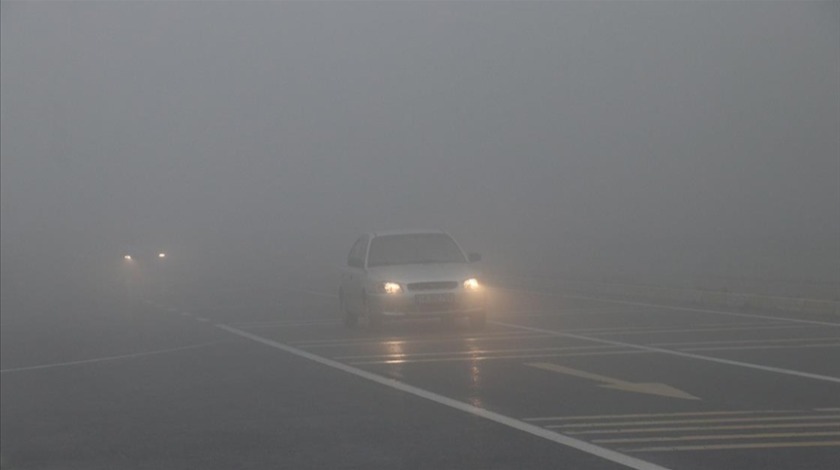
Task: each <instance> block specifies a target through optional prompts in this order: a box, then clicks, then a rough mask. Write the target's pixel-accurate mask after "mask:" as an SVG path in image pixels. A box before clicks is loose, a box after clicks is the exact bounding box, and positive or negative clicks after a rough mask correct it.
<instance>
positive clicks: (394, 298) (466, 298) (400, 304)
mask: <svg viewBox="0 0 840 470" xmlns="http://www.w3.org/2000/svg"><path fill="white" fill-rule="evenodd" d="M430 297H431V298H432V301H424V300H427V299H429V298H430ZM438 299H440V300H439V301H438ZM368 307H369V309H370V311H371V312H373V313H377V314H380V315H383V316H387V317H412V318H414V317H416V318H423V317H445V316H469V315H472V314H477V313H481V312H483V311H484V309H485V300H484V294H483V293H481V292H463V291H461V292H452V291H449V292H422V293H421V292H417V293H413V292H408V293H400V294H374V295H369V296H368Z"/></svg>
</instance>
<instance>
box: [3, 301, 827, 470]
mask: <svg viewBox="0 0 840 470" xmlns="http://www.w3.org/2000/svg"><path fill="white" fill-rule="evenodd" d="M493 297H494V304H495V306H496V307H495V309H494V310H495V311H494V313H493V315H492V317H491V321H490V323H489V325H488V327H487V328H486V329H485V330H482V331H475V330H471V329H470V328H469V327H468V326H467V325H466V324H457V325H454V326H451V325H450V326H445V325H442V324H440V323H438V322H436V321H421V322H395V323H388V324H386V325H385V326H384V327H383V328H382V329H381V330H379V331H371V330H368V329H365V328H360V329H356V330H347V329H346V328H344V327H343V326H342V325H341V323H340V319H339V318H338V317H337V314H336V307H335V305H336V299H335V298H334V297H333V296H332V295H331V294H330V293H329V292H326V291H321V290H296V289H286V290H282V291H272V292H262V293H260V294H255V293H251V294H249V295H243V294H236V295H232V294H230V293H227V294H224V295H221V294H218V293H217V295H208V296H207V297H205V298H201V299H198V298H189V297H181V298H174V297H172V296H170V297H168V298H166V299H162V298H157V299H152V298H144V299H142V301H136V302H130V301H126V300H121V299H113V300H112V301H109V302H104V301H103V302H98V303H96V304H85V303H84V302H81V303H79V305H70V306H67V307H66V308H68V309H71V310H73V311H74V312H75V313H74V314H72V315H66V316H64V317H63V318H62V320H61V322H60V326H59V327H57V328H56V327H55V321H54V319H53V320H51V321H49V322H47V321H44V324H40V325H37V324H36V325H35V326H33V324H32V322H31V321H23V320H19V321H15V319H14V318H12V319H9V318H8V317H4V328H3V354H2V370H3V374H2V393H3V396H2V459H3V468H4V469H5V468H7V467H8V468H85V469H90V468H199V467H200V468H412V469H425V468H428V469H439V468H452V469H456V468H482V469H483V468H510V469H524V468H572V469H613V468H639V469H642V468H644V469H654V468H672V469H712V468H714V469H728V468H731V469H759V468H762V469H763V468H778V469H788V468H797V469H799V468H808V469H833V468H835V467H836V463H837V462H838V461H840V360H839V359H840V319H838V318H825V317H822V318H817V317H805V316H801V315H793V314H791V315H782V314H778V313H776V314H771V313H767V312H747V313H745V312H725V311H715V310H709V309H696V308H691V307H686V306H682V307H676V308H675V307H664V306H656V305H652V304H649V303H644V302H634V301H625V300H616V299H596V298H592V297H585V296H574V295H572V296H561V295H556V294H552V293H551V292H542V293H535V292H528V291H523V290H515V289H509V288H502V287H499V288H496V289H494V291H493ZM47 346H49V347H47Z"/></svg>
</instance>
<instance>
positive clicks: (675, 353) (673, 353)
mask: <svg viewBox="0 0 840 470" xmlns="http://www.w3.org/2000/svg"><path fill="white" fill-rule="evenodd" d="M490 323H493V324H495V325H499V326H506V327H508V328H514V329H519V330H522V331H532V332H535V333H545V334H554V335H557V336H559V337H562V338H575V339H583V340H589V341H592V342H595V343H602V344H611V345H614V346H622V347H626V348H631V349H637V350H641V351H648V352H657V353H662V354H669V355H671V356H679V357H686V358H690V359H697V360H701V361H707V362H716V363H719V364H727V365H731V366H737V367H744V368H748V369H755V370H762V371H765V372H774V373H777V374H784V375H790V376H794V377H802V378H807V379H813V380H821V381H824V382H833V383H840V378H838V377H832V376H828V375H820V374H812V373H810V372H801V371H798V370H792V369H783V368H780V367H771V366H765V365H761V364H753V363H750V362H742V361H734V360H730V359H723V358H719V357H713V356H703V355H700V354H694V353H689V352H684V351H676V350H673V349H664V348H658V347H653V346H644V345H640V344H633V343H625V342H623V341H614V340H609V339H604V338H595V337H592V336H584V335H579V334H573V333H563V332H560V331H554V330H548V329H544V328H535V327H532V326H524V325H516V324H513V323H503V322H498V321H491V322H490Z"/></svg>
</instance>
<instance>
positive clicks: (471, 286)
mask: <svg viewBox="0 0 840 470" xmlns="http://www.w3.org/2000/svg"><path fill="white" fill-rule="evenodd" d="M479 287H481V285H480V284H479V283H478V279H476V278H474V277H471V278H469V279H467V280H466V281H464V289H466V290H478V289H479Z"/></svg>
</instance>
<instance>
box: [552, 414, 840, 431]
mask: <svg viewBox="0 0 840 470" xmlns="http://www.w3.org/2000/svg"><path fill="white" fill-rule="evenodd" d="M838 418H840V416H838V415H799V416H759V417H755V416H750V417H746V418H745V417H743V416H736V417H731V416H730V417H724V418H720V417H716V418H696V419H695V418H691V419H684V418H678V419H653V420H647V421H599V422H597V423H567V424H551V425H548V426H546V427H547V428H549V429H567V430H568V429H571V428H602V427H604V426H624V427H627V428H629V427H636V428H639V429H645V428H644V426H651V425H659V424H700V423H759V422H764V421H807V420H812V421H822V420H824V419H826V420H836V419H838Z"/></svg>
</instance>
